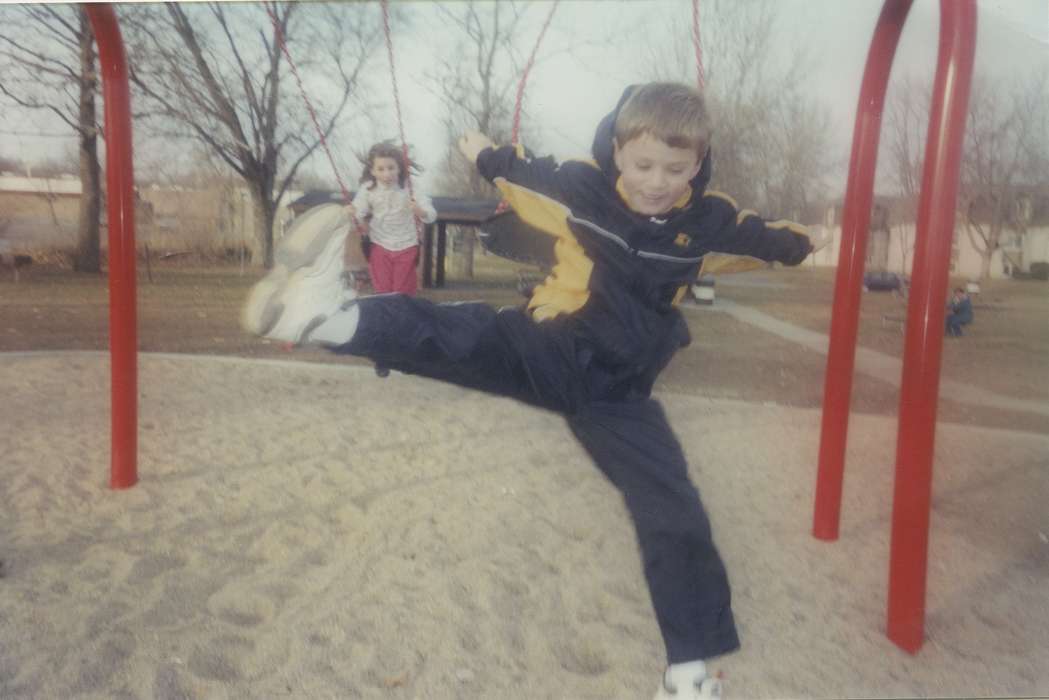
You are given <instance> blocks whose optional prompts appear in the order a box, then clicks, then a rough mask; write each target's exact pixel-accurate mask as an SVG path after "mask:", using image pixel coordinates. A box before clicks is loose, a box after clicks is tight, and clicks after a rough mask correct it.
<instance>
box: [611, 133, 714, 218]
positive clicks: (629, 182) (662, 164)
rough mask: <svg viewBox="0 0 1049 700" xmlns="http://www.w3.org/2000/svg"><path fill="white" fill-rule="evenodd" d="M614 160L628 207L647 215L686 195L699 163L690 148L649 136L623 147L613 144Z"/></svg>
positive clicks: (657, 213) (657, 212)
mask: <svg viewBox="0 0 1049 700" xmlns="http://www.w3.org/2000/svg"><path fill="white" fill-rule="evenodd" d="M614 158H615V162H616V167H617V168H619V172H620V174H621V176H622V177H621V180H620V183H621V194H622V195H623V197H624V199H626V203H627V205H628V206H629V207H630V208H631V209H633V210H634V211H636V212H638V213H639V214H645V215H647V216H656V215H659V214H663V213H665V212H667V211H670V210H671V209H672V208H673V207H674V205H675V204H676V203H677V201H678V199H680V198H681V196H682V195H684V194H685V193H686V192H688V190H689V182H690V181H691V180H692V178H694V177H695V176H696V174H697V173H698V172H699V166H700V164H701V161H700V158H699V156H698V155H697V154H696V152H695V151H694V150H693V149H691V148H676V147H674V146H668V145H667V144H666V143H665V142H663V141H661V140H659V139H657V138H654V137H652V136H649V135H648V134H642V135H641V136H638V137H637V138H635V139H631V140H629V141H627V142H626V143H625V144H623V145H622V146H620V145H619V143H618V142H616V143H615V152H614Z"/></svg>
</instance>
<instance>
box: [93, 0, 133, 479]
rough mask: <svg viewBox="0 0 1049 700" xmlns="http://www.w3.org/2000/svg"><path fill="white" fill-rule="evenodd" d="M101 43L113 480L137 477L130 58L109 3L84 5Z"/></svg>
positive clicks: (99, 51) (98, 42)
mask: <svg viewBox="0 0 1049 700" xmlns="http://www.w3.org/2000/svg"><path fill="white" fill-rule="evenodd" d="M84 8H85V10H86V12H87V13H88V17H89V19H90V20H91V28H92V30H93V31H94V33H95V42H96V43H97V44H98V63H99V68H100V71H99V72H100V73H101V75H102V89H103V99H104V101H105V115H106V116H105V129H106V216H107V219H108V222H109V352H110V358H111V361H110V363H111V368H110V372H111V384H110V390H111V397H112V407H111V410H112V418H111V420H112V446H111V450H112V454H111V462H110V477H109V485H110V487H111V488H114V489H125V488H128V487H130V486H134V484H135V482H137V481H138V468H137V458H138V403H137V402H138V366H137V361H138V357H137V354H136V353H137V332H136V322H135V318H136V311H135V192H134V183H133V171H132V164H131V99H130V89H129V87H128V72H127V59H126V57H125V55H124V41H123V39H122V38H121V36H120V26H119V24H118V23H117V17H116V13H115V12H114V11H113V8H112V7H111V6H110V5H104V4H99V5H94V4H88V5H84Z"/></svg>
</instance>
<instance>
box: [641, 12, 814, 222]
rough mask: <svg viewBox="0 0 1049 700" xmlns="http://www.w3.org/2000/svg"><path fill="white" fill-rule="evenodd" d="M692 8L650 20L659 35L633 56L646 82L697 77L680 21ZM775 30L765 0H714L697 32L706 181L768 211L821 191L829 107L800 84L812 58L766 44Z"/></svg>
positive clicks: (795, 208)
mask: <svg viewBox="0 0 1049 700" xmlns="http://www.w3.org/2000/svg"><path fill="white" fill-rule="evenodd" d="M689 20H691V16H690V15H689V14H688V13H687V12H685V11H684V10H683V11H682V16H681V17H670V18H666V19H664V20H663V22H664V24H663V25H662V26H657V27H649V28H648V31H649V32H652V33H658V34H659V36H660V37H661V40H660V41H650V42H646V43H645V44H644V47H645V48H644V49H643V51H644V53H643V55H642V56H641V57H640V59H639V60H641V61H642V65H644V66H646V67H647V72H648V77H649V79H651V80H673V81H680V82H686V83H695V81H696V67H695V66H696V58H695V52H694V48H693V46H692V43H691V41H692V40H691V31H690V30H689V29H687V28H686V27H687V26H688V22H689ZM776 32H777V17H776V6H775V5H774V4H773V3H770V2H769V1H768V0H758V1H755V2H745V3H739V2H730V1H728V0H711V1H710V2H707V3H706V4H705V6H704V12H703V21H702V26H701V27H700V39H701V45H702V49H703V56H704V63H705V65H704V73H705V76H706V81H705V83H706V87H705V93H706V96H707V100H708V104H709V107H710V110H711V113H712V116H713V119H714V142H713V144H712V152H713V179H712V182H711V185H712V186H713V187H715V188H717V189H719V190H723V191H725V192H726V193H728V194H730V195H732V196H733V197H735V198H737V199H738V200H740V201H741V202H744V203H746V205H747V206H754V207H758V208H760V209H761V210H762V211H764V212H765V213H767V214H769V215H774V216H785V217H794V218H796V217H798V216H800V214H801V212H803V211H805V209H806V208H807V207H808V205H810V204H812V203H813V202H815V201H816V200H818V199H820V198H821V197H822V194H823V192H822V190H823V183H822V178H823V175H824V173H826V172H827V170H828V168H829V167H830V162H829V151H830V145H829V136H828V133H829V129H828V126H829V115H828V112H827V110H826V109H825V108H824V107H823V105H820V104H819V103H818V102H817V101H816V100H815V99H814V98H813V97H811V96H810V95H809V94H807V93H806V92H805V90H804V84H805V82H804V76H805V75H806V74H807V73H808V72H810V69H811V61H810V60H809V59H808V57H807V56H806V55H805V53H804V51H803V50H802V49H795V50H793V51H792V52H791V53H790V55H789V56H788V57H787V60H786V61H782V60H780V59H778V58H777V57H776V56H774V55H773V54H772V53H770V51H769V47H770V46H774V45H775V44H776V42H775V41H774V39H775V36H776Z"/></svg>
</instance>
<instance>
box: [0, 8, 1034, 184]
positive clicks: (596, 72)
mask: <svg viewBox="0 0 1049 700" xmlns="http://www.w3.org/2000/svg"><path fill="white" fill-rule="evenodd" d="M773 6H774V7H775V9H776V12H777V27H776V32H775V36H776V45H775V46H772V47H770V51H773V52H774V53H777V54H782V55H784V56H786V55H787V51H788V50H789V47H790V46H792V45H795V44H802V45H804V46H806V47H807V49H808V51H809V54H810V56H811V57H812V59H813V63H814V66H815V68H814V70H813V73H812V74H811V75H809V76H808V86H807V88H808V89H809V90H810V92H811V94H812V96H813V99H814V100H819V102H820V103H821V104H824V105H826V108H827V109H828V110H829V111H830V114H831V117H832V137H833V139H834V149H835V153H836V155H837V156H839V158H840V160H841V161H842V162H844V161H845V159H846V158H847V156H848V152H849V141H850V139H851V131H852V126H853V120H854V118H855V107H856V101H857V98H858V94H859V86H860V82H861V79H862V75H863V67H864V63H865V60H866V54H867V49H868V47H869V43H870V38H871V34H872V32H873V29H874V26H875V22H876V20H877V16H878V13H879V11H880V9H881V6H882V2H881V0H773ZM700 8H701V10H700V11H701V13H702V12H703V10H704V9H705V8H706V6H705V5H704V4H703V2H702V0H701V4H700ZM978 8H979V16H978V41H977V54H976V62H977V66H978V67H980V68H981V69H983V70H986V71H988V72H990V73H992V74H994V75H998V76H1002V78H1003V79H1005V78H1006V76H1008V75H1010V74H1015V73H1017V72H1034V73H1038V72H1040V73H1042V74H1046V73H1049V0H979V1H978ZM405 9H406V11H407V12H408V13H409V14H410V15H411V16H412V20H413V21H412V27H411V29H410V30H409V32H408V33H406V34H401V35H399V36H397V37H396V38H395V41H396V42H397V46H396V49H397V61H398V66H397V68H398V81H399V84H400V86H401V93H402V95H401V96H402V101H403V103H404V104H403V105H402V108H403V110H404V113H405V122H406V123H405V128H406V131H407V138H408V140H409V141H410V142H412V143H413V145H414V146H415V152H416V155H417V157H418V158H419V159H420V161H421V162H422V163H423V164H424V165H425V166H428V167H429V172H428V173H427V176H426V177H424V179H423V181H422V186H423V187H428V185H429V174H430V173H432V171H433V169H434V166H436V164H437V162H438V161H439V159H440V156H441V153H442V150H443V148H444V142H443V138H444V137H443V134H442V129H441V126H440V123H439V120H438V119H436V118H434V117H433V116H432V115H434V114H436V113H437V109H438V107H437V105H436V103H435V101H434V100H433V98H432V97H431V96H430V93H429V91H428V90H427V86H426V84H425V77H424V71H425V70H426V68H427V67H429V66H431V65H432V63H433V60H434V52H435V51H440V50H442V48H443V47H442V45H441V44H440V43H439V42H435V41H434V40H433V37H434V31H433V29H434V26H435V24H434V16H433V8H431V7H428V6H427V4H426V3H423V2H416V3H410V4H407V5H406V6H405ZM548 9H549V4H548V2H537V3H535V6H534V7H531V8H530V9H529V16H530V19H531V21H532V23H533V24H532V26H534V27H536V29H537V28H538V24H539V23H540V22H541V21H542V19H543V18H544V17H545V15H546V13H547V11H548ZM376 12H378V4H377V3H376ZM702 16H703V15H702V14H701V18H702ZM666 18H673V19H674V21H675V22H676V23H677V26H678V27H680V31H681V32H682V33H683V36H684V37H685V38H686V39H687V38H688V36H689V32H690V27H691V2H690V0H645V1H644V2H634V1H627V0H620V1H619V2H596V1H593V0H562V2H561V5H560V7H559V8H558V10H557V13H556V15H555V17H554V21H553V25H552V27H551V29H550V31H549V33H548V34H547V35H546V37H545V39H544V42H543V45H542V48H541V50H540V56H541V60H540V62H539V63H538V64H537V65H536V67H535V69H534V70H533V72H532V74H531V76H530V78H529V82H528V87H527V90H528V97H529V114H528V115H527V117H526V118H527V119H528V120H529V122H530V123H529V126H530V127H531V128H533V129H535V130H536V131H537V133H538V134H539V137H540V141H541V143H542V145H543V147H544V149H545V150H546V151H547V152H550V153H553V154H555V155H556V156H558V157H560V158H568V157H576V156H583V155H586V151H587V148H588V146H589V144H590V140H591V135H592V132H593V128H594V126H595V125H596V123H597V121H598V120H599V119H600V117H601V116H602V115H604V114H605V113H606V112H607V111H608V110H609V109H610V108H611V107H612V106H613V105H614V103H615V101H616V99H617V98H618V97H619V94H620V92H621V91H622V89H623V87H624V86H626V85H628V84H630V83H632V82H638V81H641V80H644V79H646V77H647V76H646V75H645V74H644V66H643V65H641V61H639V56H640V55H641V52H642V51H643V49H644V46H642V45H641V44H640V40H641V37H642V36H650V35H651V34H650V33H649V32H640V31H639V32H636V37H637V38H634V37H633V36H631V34H632V32H630V31H629V28H631V27H634V26H640V25H642V24H644V23H646V22H647V23H651V24H652V25H654V26H664V24H665V23H666V21H667V20H666ZM938 26H939V2H937V1H936V0H915V2H914V6H913V8H912V10H911V12H910V16H909V18H908V21H907V24H906V26H905V29H904V32H903V36H902V39H901V42H900V46H899V49H898V51H897V56H896V60H895V63H894V68H893V75H894V77H895V76H898V75H901V74H903V73H911V74H916V75H918V76H930V77H931V75H932V73H933V71H934V68H935V62H936V37H937V35H938ZM624 28H627V31H626V32H625V36H626V38H625V39H624V40H623V41H620V42H615V45H610V42H608V41H607V38H606V37H607V36H608V35H609V34H610V33H612V32H616V33H618V34H620V35H623V34H624ZM533 41H534V35H531V36H529V37H528V39H527V43H528V44H529V46H528V48H527V49H526V50H529V49H530V44H531V43H532V42H533ZM578 41H584V42H586V43H587V46H586V48H584V49H582V50H579V51H576V52H575V53H574V54H571V55H569V54H566V52H565V51H564V47H565V46H568V45H572V42H578ZM551 53H553V54H556V55H554V56H552V57H550V56H549V54H551ZM376 59H377V60H378V61H379V64H378V65H379V66H380V68H381V70H387V68H386V63H385V49H384V48H383V52H382V54H381V55H379V56H377V57H376ZM390 112H391V113H390V128H389V130H388V133H387V134H385V135H388V136H393V135H395V134H396V128H395V122H394V121H393V112H392V107H390ZM41 130H43V131H45V132H46V133H48V134H58V133H61V132H62V131H63V127H62V126H61V125H60V124H54V123H48V122H47V121H46V120H41V119H40V117H39V115H38V116H37V117H35V118H25V117H21V116H18V115H5V118H4V120H3V122H2V126H0V152H2V153H4V154H10V155H13V156H15V157H19V158H21V159H23V160H29V161H32V160H37V159H40V158H43V157H49V156H50V157H57V156H59V155H60V154H61V153H62V152H63V150H64V149H65V150H68V149H69V148H70V147H71V145H75V141H73V140H72V139H71V138H58V137H53V136H49V137H47V138H35V137H34V136H32V135H31V134H33V133H36V132H39V131H41ZM361 136H362V135H361V134H347V133H339V134H336V138H335V139H333V145H334V146H335V147H336V148H337V149H341V150H342V151H348V150H349V149H360V148H362V147H366V146H367V144H366V143H357V142H355V141H354V139H356V138H360V137H361ZM374 136H376V134H367V135H366V139H369V140H370V139H371V138H373V137H374ZM351 141H354V142H352V143H350V142H351ZM136 143H140V141H139V140H136ZM339 161H341V162H348V159H347V160H344V159H343V158H341V157H340V158H339ZM310 167H311V169H313V170H315V171H316V172H317V173H318V174H320V175H322V176H325V177H327V176H328V174H329V170H330V168H329V167H328V166H327V165H326V161H322V160H321V159H319V158H318V159H315V160H314V161H313V163H311V164H310ZM347 169H349V166H347ZM357 175H358V172H357V167H356V166H353V172H352V173H348V174H344V175H343V177H344V179H347V180H355V179H356V177H357ZM834 189H844V184H843V183H842V186H841V187H840V188H834Z"/></svg>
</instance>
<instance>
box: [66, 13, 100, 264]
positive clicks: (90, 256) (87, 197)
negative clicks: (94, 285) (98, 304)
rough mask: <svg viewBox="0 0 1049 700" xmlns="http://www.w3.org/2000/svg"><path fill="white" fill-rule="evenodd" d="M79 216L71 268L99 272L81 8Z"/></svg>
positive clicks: (91, 100)
mask: <svg viewBox="0 0 1049 700" xmlns="http://www.w3.org/2000/svg"><path fill="white" fill-rule="evenodd" d="M79 14H80V111H79V117H80V121H79V124H80V216H79V221H78V223H77V247H76V254H75V255H74V257H73V269H74V270H75V271H77V272H96V273H97V272H101V271H102V264H101V252H100V240H99V238H100V235H101V227H100V225H99V220H100V215H101V211H102V178H101V167H100V166H99V163H98V132H97V130H96V129H95V81H96V77H95V45H94V36H93V34H92V32H91V27H90V25H89V23H88V19H87V13H86V12H85V11H84V10H83V9H81V10H80V13H79Z"/></svg>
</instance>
